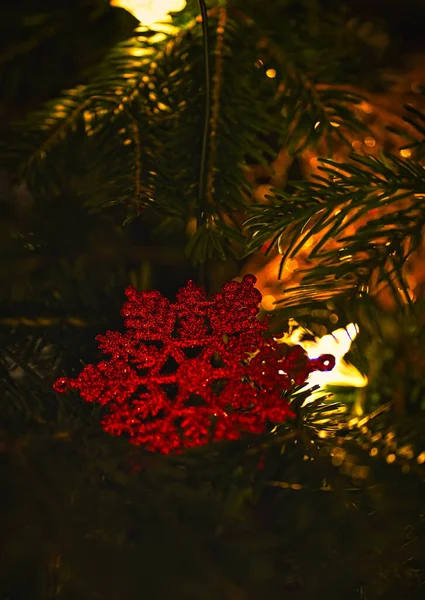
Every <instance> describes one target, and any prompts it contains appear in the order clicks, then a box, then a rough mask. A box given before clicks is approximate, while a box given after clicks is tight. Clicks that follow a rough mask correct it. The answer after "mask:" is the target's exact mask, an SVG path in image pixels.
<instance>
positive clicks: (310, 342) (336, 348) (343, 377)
mask: <svg viewBox="0 0 425 600" xmlns="http://www.w3.org/2000/svg"><path fill="white" fill-rule="evenodd" d="M358 333H359V327H358V325H356V324H355V323H350V324H349V325H347V327H342V328H340V329H336V330H335V331H333V332H332V333H330V334H327V335H324V336H323V337H321V338H319V337H314V338H313V339H312V337H313V336H312V333H311V331H308V330H307V329H304V328H303V327H296V328H295V329H294V330H293V331H292V332H290V333H289V334H286V335H285V336H284V337H283V338H281V339H280V340H279V341H281V342H285V343H287V344H290V345H295V344H297V345H299V346H301V347H302V348H304V350H305V351H306V352H307V355H308V357H309V358H311V359H314V358H317V357H318V356H320V355H321V354H332V355H333V356H334V357H335V367H334V368H333V369H332V371H327V372H326V373H319V372H315V373H311V374H310V375H309V378H308V383H309V386H311V387H312V386H314V385H319V386H320V388H322V389H323V388H325V387H326V386H328V385H331V386H338V387H339V386H346V387H356V388H362V387H366V386H367V384H368V380H367V377H366V376H365V375H363V374H362V373H360V371H359V370H358V369H356V367H355V366H354V365H352V364H350V363H348V362H346V361H345V360H344V357H345V355H346V354H347V352H348V351H349V350H350V347H351V344H352V342H353V340H354V339H355V338H356V336H357V334H358ZM306 336H307V339H303V338H304V337H306Z"/></svg>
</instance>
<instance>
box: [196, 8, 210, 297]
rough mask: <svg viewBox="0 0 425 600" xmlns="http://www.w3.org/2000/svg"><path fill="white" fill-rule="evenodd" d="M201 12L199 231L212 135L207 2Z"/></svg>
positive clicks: (202, 272) (201, 271) (201, 269)
mask: <svg viewBox="0 0 425 600" xmlns="http://www.w3.org/2000/svg"><path fill="white" fill-rule="evenodd" d="M198 4H199V10H200V13H201V17H202V37H203V43H204V74H205V105H204V131H203V135H202V148H201V160H200V165H199V188H198V211H197V215H196V228H197V229H199V228H200V227H201V226H202V225H203V224H204V223H205V221H206V219H205V209H206V206H205V199H206V182H207V177H206V171H207V151H208V139H209V133H210V113H211V76H210V59H209V56H210V52H209V40H208V12H207V7H206V5H205V0H198ZM198 277H199V284H200V285H202V286H203V287H205V286H206V273H205V264H204V263H201V264H200V265H199V272H198Z"/></svg>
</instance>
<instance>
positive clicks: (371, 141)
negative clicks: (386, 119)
mask: <svg viewBox="0 0 425 600" xmlns="http://www.w3.org/2000/svg"><path fill="white" fill-rule="evenodd" d="M364 143H365V144H366V146H369V148H373V147H374V146H375V144H376V141H375V139H374V138H373V137H367V138H365V141H364Z"/></svg>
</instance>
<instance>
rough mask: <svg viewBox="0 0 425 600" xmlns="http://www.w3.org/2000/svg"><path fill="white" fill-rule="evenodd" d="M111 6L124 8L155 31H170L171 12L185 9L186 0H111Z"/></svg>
mask: <svg viewBox="0 0 425 600" xmlns="http://www.w3.org/2000/svg"><path fill="white" fill-rule="evenodd" d="M111 6H116V7H119V8H124V9H125V10H127V11H128V12H129V13H131V14H132V15H133V16H134V17H136V19H138V20H139V21H140V23H141V24H142V25H144V26H145V27H149V28H150V29H154V30H155V31H169V29H170V25H168V26H167V23H170V22H171V15H170V14H169V13H170V12H180V11H181V10H183V9H184V7H185V6H186V0H111Z"/></svg>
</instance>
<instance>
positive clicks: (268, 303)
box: [261, 294, 276, 311]
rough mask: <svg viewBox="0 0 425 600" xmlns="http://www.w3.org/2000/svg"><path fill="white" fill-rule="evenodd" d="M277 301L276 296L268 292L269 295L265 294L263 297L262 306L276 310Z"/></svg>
mask: <svg viewBox="0 0 425 600" xmlns="http://www.w3.org/2000/svg"><path fill="white" fill-rule="evenodd" d="M275 303H276V298H275V297H274V296H272V294H268V295H267V296H264V298H263V299H262V301H261V307H262V308H263V309H264V310H267V311H270V310H274V309H275V308H276V306H275Z"/></svg>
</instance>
